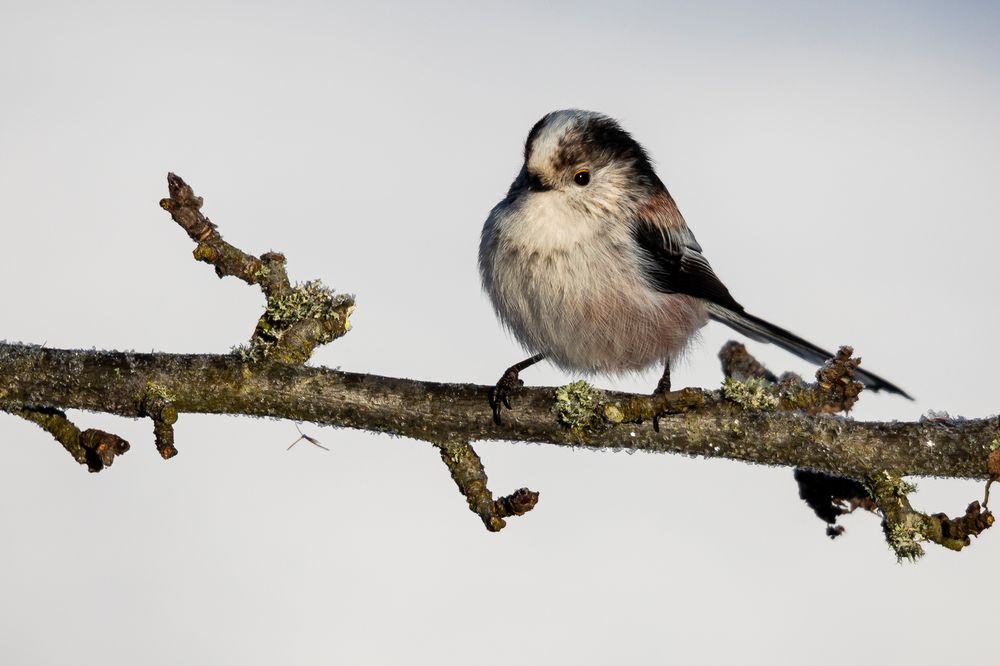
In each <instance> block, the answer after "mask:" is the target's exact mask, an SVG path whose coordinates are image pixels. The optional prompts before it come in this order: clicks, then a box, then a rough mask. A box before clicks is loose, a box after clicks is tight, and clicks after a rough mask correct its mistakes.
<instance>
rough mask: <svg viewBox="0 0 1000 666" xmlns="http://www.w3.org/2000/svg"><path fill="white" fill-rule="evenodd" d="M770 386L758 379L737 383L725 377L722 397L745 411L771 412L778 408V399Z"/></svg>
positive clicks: (737, 381)
mask: <svg viewBox="0 0 1000 666" xmlns="http://www.w3.org/2000/svg"><path fill="white" fill-rule="evenodd" d="M770 387H771V384H770V383H768V382H767V381H766V380H764V379H761V378H760V377H752V378H750V379H748V380H746V381H742V382H741V381H739V380H736V379H733V378H732V377H726V380H725V381H724V382H722V395H723V397H725V398H726V400H729V401H730V402H735V403H736V404H737V405H739V406H740V407H742V408H743V409H746V410H755V411H760V410H764V411H772V410H774V409H777V407H778V397H777V396H776V395H774V394H773V393H772V392H771V388H770Z"/></svg>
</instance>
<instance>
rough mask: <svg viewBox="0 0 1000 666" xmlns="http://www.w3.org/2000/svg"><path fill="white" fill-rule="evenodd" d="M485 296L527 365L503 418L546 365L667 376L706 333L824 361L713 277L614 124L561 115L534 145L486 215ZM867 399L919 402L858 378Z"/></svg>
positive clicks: (494, 401)
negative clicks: (529, 378)
mask: <svg viewBox="0 0 1000 666" xmlns="http://www.w3.org/2000/svg"><path fill="white" fill-rule="evenodd" d="M479 272H480V276H481V278H482V285H483V289H484V291H485V292H486V294H487V295H488V297H489V300H490V302H491V303H492V305H493V308H494V309H495V311H496V313H497V316H498V317H499V319H500V321H501V323H502V324H503V325H504V326H505V327H506V328H507V329H508V330H509V331H510V332H512V333H513V335H514V337H515V338H516V339H517V340H518V341H519V342H520V343H521V345H522V346H523V347H524V348H525V349H526V350H527V351H528V352H529V353H531V356H530V357H529V358H527V359H525V360H523V361H521V362H519V363H516V364H514V365H512V366H511V367H509V368H508V369H507V370H506V371H505V372H504V373H503V375H502V376H501V378H500V380H499V381H498V382H497V384H496V386H495V387H494V388H493V389H492V390H491V391H490V392H489V402H490V407H491V409H492V412H493V418H494V420H495V421H496V423H497V424H500V423H501V416H500V415H501V407H506V408H507V409H511V403H510V397H511V395H512V393H513V392H514V391H515V390H516V389H517V388H518V387H519V386H521V385H523V382H522V381H521V380H520V372H521V371H522V370H524V369H526V368H528V367H530V366H532V365H534V364H535V363H538V362H539V361H541V360H543V359H546V360H548V361H550V362H552V363H554V364H555V365H557V366H558V367H560V368H562V369H564V370H567V371H574V372H582V373H585V374H588V375H590V374H596V373H603V374H627V373H630V372H639V371H642V370H645V369H647V368H649V367H651V366H653V365H656V364H661V363H662V364H663V368H664V369H663V375H662V377H661V379H660V381H659V382H658V384H657V386H656V389H655V390H654V395H656V394H661V393H665V392H669V391H670V368H671V365H672V364H673V363H674V362H675V361H676V360H677V359H678V358H679V357H680V356H681V355H682V353H683V352H684V351H685V349H686V348H687V347H688V346H689V344H690V343H691V341H692V339H694V338H696V337H697V333H698V331H699V329H701V328H702V326H704V325H705V324H706V323H707V322H708V321H709V320H714V321H717V322H721V323H722V324H725V325H726V326H729V327H730V328H732V329H734V330H736V331H738V332H739V333H742V334H743V335H745V336H747V337H748V338H750V339H752V340H756V341H760V342H769V343H773V344H775V345H777V346H779V347H781V348H783V349H785V350H787V351H789V352H791V353H792V354H794V355H796V356H798V357H800V358H803V359H805V360H807V361H810V362H812V363H816V364H822V363H824V362H825V361H827V360H828V359H830V358H832V357H833V354H831V353H830V352H828V351H825V350H824V349H822V348H821V347H818V346H817V345H815V344H813V343H811V342H808V341H806V340H804V339H803V338H801V337H799V336H797V335H795V334H794V333H791V332H789V331H787V330H785V329H784V328H781V327H780V326H776V325H774V324H771V323H769V322H767V321H765V320H764V319H761V318H760V317H757V316H755V315H752V314H750V313H749V312H747V311H746V309H744V307H743V306H742V305H741V304H740V303H739V302H737V301H736V299H735V298H734V297H733V296H732V294H730V292H729V289H728V288H726V286H725V285H724V284H723V283H722V281H721V280H720V279H719V278H718V276H716V274H715V272H714V271H713V270H712V266H711V265H710V264H709V263H708V260H707V259H706V258H705V255H704V254H703V251H702V247H701V245H699V243H698V241H697V240H696V239H695V236H694V234H693V233H692V232H691V229H690V228H689V227H688V225H687V223H686V222H685V220H684V217H683V216H682V215H681V213H680V210H679V209H678V207H677V204H676V203H675V202H674V199H673V197H672V196H671V195H670V193H669V192H668V191H667V188H666V186H665V185H664V184H663V182H662V181H661V180H660V178H659V177H658V176H657V175H656V171H655V170H654V168H653V164H652V162H651V160H650V157H649V154H648V153H647V152H646V150H645V149H644V148H643V147H642V146H641V145H640V144H639V142H638V141H636V140H635V139H634V138H633V137H632V135H631V134H629V133H628V132H627V131H625V130H624V129H622V127H621V125H620V124H619V123H618V122H617V121H616V120H614V119H613V118H611V117H609V116H607V115H604V114H602V113H597V112H594V111H583V110H579V109H564V110H560V111H553V112H551V113H548V114H546V115H545V116H543V117H542V118H541V119H540V120H539V121H538V122H536V123H535V125H534V126H533V127H532V128H531V131H530V132H528V136H527V139H526V140H525V145H524V162H523V164H522V166H521V169H520V171H519V172H518V174H517V176H516V177H515V178H514V181H513V183H512V184H511V185H510V188H509V190H508V192H507V195H506V196H505V197H504V198H503V200H502V201H500V202H499V203H498V204H497V205H496V206H494V208H493V209H492V210H491V211H490V214H489V216H488V217H487V219H486V222H485V224H484V225H483V230H482V236H481V239H480V245H479ZM855 377H856V379H858V380H859V381H861V382H862V383H863V384H864V385H865V387H867V388H869V389H872V390H875V391H886V392H888V393H894V394H898V395H900V396H903V397H905V398H909V399H912V398H910V396H909V395H908V394H907V393H906V392H905V391H903V390H902V389H901V388H899V387H898V386H896V385H895V384H893V383H891V382H889V381H887V380H885V379H882V378H881V377H879V376H878V375H875V374H874V373H871V372H868V371H866V370H862V369H860V368H859V369H857V370H856V371H855Z"/></svg>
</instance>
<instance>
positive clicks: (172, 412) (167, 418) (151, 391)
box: [140, 382, 177, 460]
mask: <svg viewBox="0 0 1000 666" xmlns="http://www.w3.org/2000/svg"><path fill="white" fill-rule="evenodd" d="M140 411H141V413H143V414H145V415H146V416H148V417H149V418H150V419H152V421H153V438H154V441H155V443H156V450H157V451H159V453H160V457H162V458H163V459H164V460H169V459H170V458H173V457H174V456H176V455H177V447H176V446H174V424H175V423H177V408H176V407H174V403H173V397H172V396H171V395H170V393H169V392H168V391H167V390H166V389H165V388H164V387H162V386H159V385H157V384H154V383H153V382H149V383H148V384H146V392H145V394H144V395H143V398H142V405H141V407H140Z"/></svg>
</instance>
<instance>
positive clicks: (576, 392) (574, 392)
mask: <svg viewBox="0 0 1000 666" xmlns="http://www.w3.org/2000/svg"><path fill="white" fill-rule="evenodd" d="M604 406H605V400H604V392H603V391H600V390H598V389H596V388H594V387H593V386H591V385H590V384H588V383H587V382H585V381H583V380H582V379H581V380H579V381H575V382H573V383H571V384H567V385H566V386H560V387H559V388H557V389H556V403H555V405H554V406H553V407H552V411H553V413H554V414H555V415H556V418H557V419H558V420H559V422H560V423H562V424H563V425H564V426H566V427H567V428H570V429H571V430H574V431H577V432H602V431H604V430H607V428H608V423H607V422H606V421H605V409H604Z"/></svg>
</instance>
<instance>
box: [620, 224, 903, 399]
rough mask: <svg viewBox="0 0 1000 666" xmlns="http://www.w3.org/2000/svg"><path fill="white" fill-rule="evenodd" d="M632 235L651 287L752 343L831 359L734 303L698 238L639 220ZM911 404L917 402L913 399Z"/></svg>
mask: <svg viewBox="0 0 1000 666" xmlns="http://www.w3.org/2000/svg"><path fill="white" fill-rule="evenodd" d="M633 234H634V236H635V240H636V242H637V243H638V245H639V247H640V248H641V249H642V253H643V254H644V255H645V256H644V257H643V258H644V259H645V260H646V261H645V263H646V275H647V277H648V278H649V282H650V284H651V286H652V287H653V288H654V289H656V290H658V291H662V292H664V293H668V294H687V295H689V296H695V297H697V298H702V299H704V300H706V301H708V313H709V316H710V317H711V318H712V319H714V320H715V321H718V322H721V323H723V324H726V325H727V326H729V327H730V328H733V329H735V330H737V331H739V332H740V333H742V334H744V335H746V336H747V337H749V338H752V339H754V340H758V341H760V342H771V343H774V344H776V345H778V346H779V347H781V348H782V349H785V350H786V351H789V352H791V353H793V354H795V355H796V356H798V357H799V358H803V359H805V360H807V361H810V362H812V363H817V364H822V363H824V362H826V361H827V360H829V359H831V358H833V354H831V353H830V352H828V351H826V350H824V349H823V348H822V347H819V346H817V345H814V344H813V343H811V342H809V341H808V340H804V339H802V338H800V337H799V336H797V335H795V334H794V333H792V332H790V331H786V330H785V329H783V328H781V327H780V326H775V325H774V324H772V323H770V322H767V321H765V320H763V319H761V318H759V317H755V316H753V315H751V314H750V313H748V312H746V310H744V308H743V306H742V305H740V304H739V303H738V302H736V299H734V298H733V296H732V294H730V293H729V290H728V289H726V285H724V284H722V281H721V280H720V279H719V278H718V277H717V276H716V275H715V272H714V271H713V270H712V267H711V265H709V263H708V260H707V259H705V257H704V256H703V255H702V253H701V246H700V245H698V241H697V240H695V237H694V234H692V233H691V231H690V230H689V229H688V228H687V226H686V225H683V223H682V226H681V227H680V228H679V229H674V228H664V227H663V226H658V225H654V224H653V223H651V222H649V221H648V220H645V219H643V218H641V217H637V218H636V219H635V220H634V222H633ZM855 377H857V379H858V380H859V381H861V382H863V383H864V384H865V386H867V387H868V388H870V389H872V390H874V391H879V390H884V391H888V392H890V393H897V394H899V395H901V396H903V397H905V398H910V396H909V395H908V394H907V393H906V391H904V390H903V389H901V388H899V387H898V386H896V385H895V384H893V383H892V382H889V381H887V380H885V379H882V378H881V377H879V376H878V375H875V374H873V373H870V372H868V371H867V370H862V369H861V368H858V369H857V370H856V371H855ZM910 399H911V400H912V399H913V398H910Z"/></svg>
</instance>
